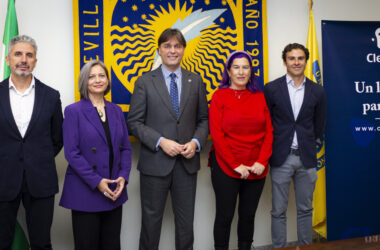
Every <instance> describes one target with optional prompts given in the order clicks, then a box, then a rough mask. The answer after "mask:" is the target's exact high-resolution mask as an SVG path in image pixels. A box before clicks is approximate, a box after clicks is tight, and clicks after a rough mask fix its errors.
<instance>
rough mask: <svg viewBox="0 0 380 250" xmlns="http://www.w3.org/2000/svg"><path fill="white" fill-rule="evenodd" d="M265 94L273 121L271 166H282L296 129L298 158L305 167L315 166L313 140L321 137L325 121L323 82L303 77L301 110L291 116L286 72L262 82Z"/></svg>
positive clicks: (315, 157) (314, 143)
mask: <svg viewBox="0 0 380 250" xmlns="http://www.w3.org/2000/svg"><path fill="white" fill-rule="evenodd" d="M264 95H265V99H266V101H267V105H268V108H269V111H270V113H271V118H272V124H273V153H272V157H271V158H270V160H269V163H270V165H271V166H272V167H278V166H281V165H282V164H283V163H284V162H285V160H286V158H287V156H288V154H289V152H290V146H291V145H292V141H293V136H294V131H296V132H297V139H298V146H299V151H300V158H301V161H302V163H303V165H304V167H306V168H315V167H317V152H316V140H317V139H321V138H322V137H323V132H324V128H325V125H326V95H325V91H324V89H323V87H322V86H320V85H318V84H316V83H314V82H313V81H311V80H310V79H308V78H306V82H305V96H304V99H303V103H302V106H301V110H300V112H299V114H298V117H297V119H296V120H294V115H293V110H292V106H291V102H290V97H289V91H288V86H287V83H286V76H283V77H280V78H278V79H276V80H274V81H272V82H269V83H267V84H266V85H265V86H264Z"/></svg>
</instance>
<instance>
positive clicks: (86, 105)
mask: <svg viewBox="0 0 380 250" xmlns="http://www.w3.org/2000/svg"><path fill="white" fill-rule="evenodd" d="M81 102H83V113H84V116H85V117H86V118H87V121H88V122H89V123H90V124H91V125H92V126H94V127H95V129H96V130H97V131H98V133H99V135H100V136H101V137H102V138H103V140H104V142H105V143H107V138H106V134H105V132H104V129H103V125H102V123H101V121H100V118H99V115H98V113H97V112H96V109H95V107H94V106H93V105H92V103H91V101H89V100H82V101H81ZM107 119H108V118H107Z"/></svg>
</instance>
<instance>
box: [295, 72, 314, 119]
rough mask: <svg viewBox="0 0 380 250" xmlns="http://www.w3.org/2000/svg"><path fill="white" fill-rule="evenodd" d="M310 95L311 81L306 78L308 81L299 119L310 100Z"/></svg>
mask: <svg viewBox="0 0 380 250" xmlns="http://www.w3.org/2000/svg"><path fill="white" fill-rule="evenodd" d="M310 95H311V86H310V83H309V82H308V79H306V82H305V94H304V96H303V102H302V105H301V109H300V112H299V113H298V117H297V120H298V118H299V117H300V116H301V115H302V113H303V112H304V111H305V107H306V106H307V104H308V102H309V101H310V98H309V97H310Z"/></svg>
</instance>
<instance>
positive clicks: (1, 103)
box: [0, 78, 21, 137]
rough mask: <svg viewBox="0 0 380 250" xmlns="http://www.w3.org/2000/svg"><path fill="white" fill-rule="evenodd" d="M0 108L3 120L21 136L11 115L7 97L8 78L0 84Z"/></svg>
mask: <svg viewBox="0 0 380 250" xmlns="http://www.w3.org/2000/svg"><path fill="white" fill-rule="evenodd" d="M8 79H9V78H8ZM0 108H1V109H2V111H3V114H4V117H5V120H7V121H8V122H9V125H10V126H11V128H12V129H13V131H14V132H15V133H16V134H17V135H18V136H19V137H21V134H20V131H19V130H18V128H17V125H16V121H15V119H14V117H13V113H12V109H11V102H10V99H9V80H6V84H4V82H3V84H1V85H0Z"/></svg>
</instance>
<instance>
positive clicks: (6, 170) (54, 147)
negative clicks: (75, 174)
mask: <svg viewBox="0 0 380 250" xmlns="http://www.w3.org/2000/svg"><path fill="white" fill-rule="evenodd" d="M34 79H35V100H34V107H33V112H32V117H31V120H30V123H29V126H28V129H27V131H26V133H25V136H24V138H22V136H21V134H20V132H19V130H18V128H17V125H16V122H15V120H14V118H13V114H12V110H11V105H10V99H9V78H7V79H5V80H4V81H2V82H1V83H0V201H10V200H13V199H15V198H16V196H17V195H18V194H19V193H20V191H21V186H22V181H23V175H24V173H25V178H26V182H27V184H28V189H29V192H30V193H31V195H32V196H34V197H48V196H51V195H54V194H55V193H57V192H58V177H57V171H56V166H55V160H54V158H55V156H56V155H57V154H58V153H59V151H60V150H61V149H62V120H63V116H62V107H61V100H60V97H59V92H58V91H56V90H54V89H52V88H50V87H48V86H47V85H45V84H43V83H42V82H40V81H39V80H38V79H36V78H34Z"/></svg>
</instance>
